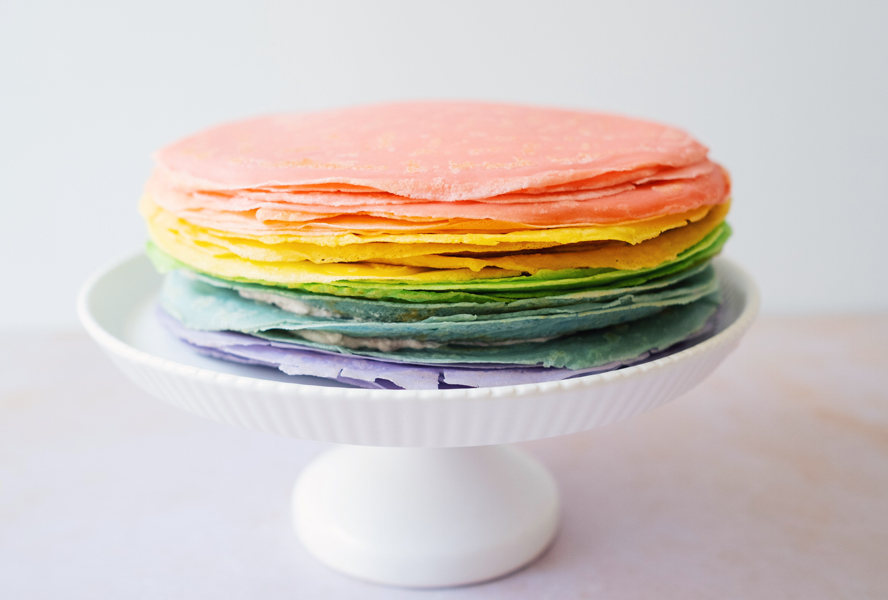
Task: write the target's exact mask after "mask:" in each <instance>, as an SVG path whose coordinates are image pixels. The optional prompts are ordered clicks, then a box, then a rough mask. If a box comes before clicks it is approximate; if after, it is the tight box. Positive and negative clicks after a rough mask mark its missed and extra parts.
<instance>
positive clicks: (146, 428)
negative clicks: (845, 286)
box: [0, 315, 888, 600]
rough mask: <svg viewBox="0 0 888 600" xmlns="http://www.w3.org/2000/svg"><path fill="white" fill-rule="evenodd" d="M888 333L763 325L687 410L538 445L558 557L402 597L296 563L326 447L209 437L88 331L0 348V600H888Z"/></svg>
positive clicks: (678, 407)
mask: <svg viewBox="0 0 888 600" xmlns="http://www.w3.org/2000/svg"><path fill="white" fill-rule="evenodd" d="M886 346H888V315H882V316H870V317H831V318H796V319H789V318H779V319H778V318H771V319H763V320H761V321H760V322H759V323H758V324H757V325H755V326H754V328H753V330H752V332H751V333H750V334H749V336H748V337H747V338H746V339H745V340H744V342H743V343H742V344H741V346H740V348H739V350H738V351H737V352H736V353H735V354H734V355H733V356H731V357H730V358H729V359H728V361H727V362H726V363H725V364H724V365H723V366H722V367H721V368H720V369H719V370H718V371H717V372H716V374H715V375H714V376H713V377H711V378H710V379H709V380H708V381H707V382H705V383H704V384H703V385H702V386H700V387H699V388H698V389H696V390H694V391H693V392H691V393H690V394H688V395H687V396H685V397H684V398H682V399H680V400H678V401H676V402H674V403H672V404H670V405H667V406H665V407H663V408H660V409H657V410H654V411H652V412H650V413H647V414H644V415H641V416H639V417H636V418H634V419H630V420H629V421H625V422H622V423H619V424H616V425H612V426H610V427H606V428H604V429H600V430H596V431H590V432H586V433H581V434H576V435H572V436H566V437H562V438H556V439H550V440H542V441H538V442H533V443H528V444H524V445H523V446H524V447H525V448H526V449H528V450H530V451H532V452H533V453H535V454H536V455H537V456H538V457H540V458H541V459H542V460H543V461H544V462H545V463H546V464H547V465H548V466H549V468H550V469H551V470H552V471H553V473H554V474H555V476H556V479H557V480H558V482H559V484H560V486H561V491H562V495H563V504H564V506H563V510H564V521H563V525H562V530H561V533H560V535H559V537H558V538H557V540H556V542H555V544H554V545H553V547H552V548H551V549H550V550H549V551H548V552H547V553H546V554H545V555H544V556H543V557H542V558H541V559H540V560H539V561H537V562H536V563H534V564H533V565H531V566H530V567H529V568H527V569H525V570H523V571H521V572H519V573H517V574H515V575H512V576H511V577H507V578H504V579H501V580H499V581H495V582H492V583H488V584H485V585H481V586H475V587H466V588H459V589H453V590H435V591H417V590H397V589H390V588H384V587H379V586H375V585H371V584H365V583H361V582H358V581H353V580H351V579H348V578H346V577H343V576H340V575H338V574H336V573H333V572H331V571H329V570H327V569H326V568H325V567H323V566H321V565H320V564H318V563H316V562H315V561H314V560H313V559H312V558H311V557H309V556H308V555H307V554H306V553H305V552H304V551H303V550H302V549H301V548H300V546H299V544H298V543H297V541H296V539H295V536H294V534H293V532H292V529H291V526H290V522H289V517H290V515H289V495H290V489H291V486H292V484H293V481H294V480H295V478H296V476H297V474H298V472H299V470H300V468H301V467H302V466H303V465H304V464H305V463H306V462H307V461H308V460H310V459H311V457H313V456H314V455H315V454H317V453H318V452H321V451H323V450H324V448H325V445H323V444H318V443H310V442H301V441H297V440H292V439H284V438H277V437H273V436H269V435H263V434H258V433H252V432H249V431H245V430H240V429H236V428H233V427H229V426H225V425H219V424H216V423H212V422H209V421H204V420H201V419H199V418H197V417H193V416H190V415H188V414H186V413H184V412H181V411H178V410H176V409H173V408H170V407H168V406H166V405H165V404H163V403H161V402H158V401H156V400H154V399H152V398H150V397H148V396H146V395H145V394H143V393H142V392H140V391H139V390H137V389H136V387H135V386H134V385H132V384H130V383H129V382H128V381H127V380H126V379H124V377H123V376H122V375H121V374H120V373H118V371H117V370H116V369H115V368H114V367H113V365H112V364H111V363H110V361H109V360H108V359H106V358H105V357H104V356H102V355H101V354H100V352H99V350H98V349H97V347H96V346H95V345H94V344H93V343H92V342H91V341H90V340H88V339H87V338H86V335H85V334H82V333H79V332H70V333H58V334H52V333H29V332H5V333H2V334H0V598H3V599H7V598H10V599H12V598H28V599H32V598H33V599H39V598H65V599H75V598H90V599H93V598H114V599H120V598H127V599H136V598H151V599H158V598H163V599H165V600H166V599H178V598H182V599H185V598H188V599H198V598H214V599H225V598H239V599H240V598H252V599H258V598H262V599H263V600H265V599H277V598H299V599H302V598H305V599H315V598H319V599H320V598H322V599H336V598H342V599H346V598H348V599H349V600H364V599H371V598H385V599H390V600H401V599H412V598H423V599H428V600H434V599H438V598H446V599H448V600H462V599H470V598H471V599H476V598H477V599H506V598H508V599H510V600H514V599H518V598H528V599H534V600H544V599H549V598H551V599H557V600H572V599H580V598H585V599H592V598H595V599H597V598H601V599H610V598H614V599H620V600H633V599H636V598H637V599H641V598H646V599H647V598H657V599H670V598H675V599H681V600H689V599H695V598H707V599H709V598H725V599H727V598H756V599H765V598H767V599H777V598H803V599H805V600H815V599H819V598H854V599H864V598H886V597H888V348H886Z"/></svg>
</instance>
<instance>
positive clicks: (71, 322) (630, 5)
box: [0, 0, 888, 328]
mask: <svg viewBox="0 0 888 600" xmlns="http://www.w3.org/2000/svg"><path fill="white" fill-rule="evenodd" d="M717 4H718V5H717ZM886 31H888V3H886V2H875V1H873V2H833V3H828V2H764V1H758V0H756V1H747V2H742V3H741V2H736V3H731V4H730V5H728V3H712V2H702V1H701V2H687V1H680V2H676V1H673V2H654V1H644V2H553V1H549V2H518V1H516V0H512V1H509V2H483V1H479V0H474V1H457V0H448V1H446V2H408V1H388V2H379V1H376V2H372V1H365V2H330V1H325V2H320V1H317V2H310V3H309V2H240V3H233V2H189V1H185V0H178V1H176V2H173V1H169V0H154V1H152V2H141V3H136V2H104V3H103V2H86V1H80V2H25V1H15V0H8V1H5V2H2V3H0V194H2V196H0V199H2V208H3V212H2V216H0V244H2V246H0V250H2V251H0V261H2V262H0V269H2V270H0V273H2V277H3V282H4V283H3V286H2V293H0V298H2V300H0V302H2V304H0V306H2V311H0V327H14V328H18V327H41V328H42V327H47V328H48V327H69V326H76V318H75V313H74V297H75V294H76V290H77V288H78V286H79V284H80V283H81V282H82V281H83V280H84V279H85V278H86V277H87V276H88V274H89V273H90V272H91V271H93V270H94V269H95V268H97V267H98V266H99V265H101V264H102V263H104V262H106V261H107V260H109V259H112V258H114V257H117V256H119V255H121V254H123V253H125V252H127V251H129V250H134V249H137V248H139V247H140V245H141V243H142V241H143V240H144V238H145V233H144V230H143V227H142V224H141V223H140V220H139V218H138V216H137V214H136V208H135V207H136V201H137V199H138V197H139V195H140V191H141V186H142V184H143V182H144V180H145V179H146V177H147V176H148V173H149V171H150V167H151V163H150V154H151V152H152V151H153V150H154V149H156V148H158V147H160V146H162V145H164V144H167V143H169V142H171V141H174V140H175V139H177V138H179V137H182V136H184V135H186V134H189V133H191V132H193V131H195V130H197V129H201V128H203V127H206V126H209V125H212V124H214V123H217V122H220V121H224V120H230V119H234V118H240V117H244V116H248V115H254V114H258V113H265V112H270V111H285V110H305V109H321V108H328V107H333V106H342V105H349V104H357V103H366V102H380V101H386V100H395V99H398V100H400V99H413V98H427V99H442V98H443V99H446V98H462V99H482V100H502V101H510V102H522V103H534V104H543V105H554V106H564V107H576V108H583V109H602V110H607V111H612V112H622V113H626V114H630V115H636V116H641V117H646V118H650V119H654V120H659V121H663V122H667V123H671V124H675V125H678V126H680V127H682V128H684V129H687V130H689V131H690V132H692V133H693V134H694V135H695V136H696V137H697V138H698V139H700V140H701V141H703V143H705V144H706V145H708V146H709V147H710V148H711V149H712V155H713V156H714V158H715V159H716V160H719V161H721V162H722V163H723V164H725V165H726V166H727V167H728V168H729V170H730V171H731V173H732V175H733V180H734V208H733V211H732V215H731V217H730V221H731V222H732V224H733V225H734V227H735V237H734V238H733V240H732V241H731V242H730V243H729V246H728V249H727V254H729V255H731V256H733V257H734V258H736V259H738V260H739V261H741V262H742V263H743V264H744V265H746V266H747V267H748V268H749V269H750V270H751V271H752V272H753V274H754V275H755V277H756V278H757V279H758V281H759V282H760V284H761V287H762V290H763V293H764V308H765V310H766V311H767V312H772V313H812V312H839V311H854V312H860V311H871V310H885V309H888V276H886V271H888V269H886V266H885V259H886V258H888V241H886V238H888V235H886V227H888V202H886V201H888V192H886V190H888V41H886V40H888V34H886Z"/></svg>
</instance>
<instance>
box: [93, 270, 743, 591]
mask: <svg viewBox="0 0 888 600" xmlns="http://www.w3.org/2000/svg"><path fill="white" fill-rule="evenodd" d="M715 265H716V271H717V274H718V277H719V280H720V281H721V285H722V293H723V297H724V309H723V310H722V311H721V313H720V317H719V321H720V322H719V323H718V325H717V328H716V333H715V335H713V336H712V337H710V338H709V339H707V340H705V341H703V342H701V343H699V344H697V345H694V346H692V347H690V348H688V349H686V350H683V351H681V352H678V353H675V354H672V355H669V356H666V357H663V358H660V359H658V360H654V361H651V362H647V363H644V364H640V365H637V366H634V367H628V368H624V369H620V370H617V371H611V372H608V373H602V374H599V375H590V376H586V377H580V378H576V379H568V380H564V381H553V382H547V383H540V384H526V385H515V386H503V387H494V388H479V389H452V390H419V391H409V390H365V389H355V388H351V387H344V386H341V385H338V384H335V383H332V382H329V381H326V380H322V379H317V378H311V377H293V376H287V375H284V374H283V373H280V372H279V371H276V370H274V369H271V368H268V367H255V366H247V365H239V364H235V363H228V362H224V361H221V360H216V359H212V358H207V357H204V356H201V355H199V354H197V353H196V352H194V351H193V350H191V349H189V348H188V347H186V346H185V345H184V344H182V343H181V342H179V341H178V340H176V339H174V338H172V336H170V335H169V334H168V333H167V332H166V331H165V330H163V329H162V328H161V327H160V325H159V324H158V323H157V321H156V319H155V311H154V307H155V303H156V300H157V295H158V291H159V288H160V283H161V276H160V275H158V274H157V273H156V272H155V271H154V269H153V267H152V266H151V264H150V263H149V261H148V259H147V258H145V257H143V256H135V257H131V258H128V259H126V260H123V261H119V262H116V263H114V264H112V265H110V266H108V267H106V268H105V269H102V270H101V271H99V272H98V273H97V274H95V275H94V276H93V277H92V278H91V279H90V280H89V281H88V282H87V283H86V284H85V285H84V287H83V289H82V291H81V293H80V297H79V299H78V312H79V315H80V319H81V321H82V322H83V325H84V326H85V327H86V329H87V331H88V332H89V334H90V335H91V336H92V337H93V338H94V339H95V340H96V342H98V343H99V344H100V345H101V346H102V348H103V349H104V350H105V351H106V352H107V354H108V355H109V356H110V357H111V358H112V359H113V361H114V362H115V363H116V364H117V366H118V367H120V369H121V370H123V371H124V373H126V374H127V375H128V376H129V377H130V378H131V379H132V380H133V381H134V382H136V383H137V384H138V385H139V386H140V387H142V388H143V389H144V390H146V391H148V392H149V393H151V394H153V395H154V396H156V397H158V398H160V399H162V400H164V401H166V402H169V403H170V404H172V405H174V406H177V407H179V408H182V409H184V410H187V411H190V412H192V413H195V414H197V415H200V416H203V417H207V418H210V419H214V420H216V421H222V422H225V423H231V424H234V425H240V426H243V427H248V428H250V429H254V430H257V431H264V432H268V433H276V434H279V435H285V436H292V437H296V438H301V439H306V440H318V441H323V442H332V443H336V444H342V446H341V447H339V448H336V449H333V450H330V451H328V452H326V453H325V454H322V455H321V456H320V457H318V458H316V459H315V460H314V461H313V462H312V463H310V464H309V465H308V466H307V467H306V468H305V470H304V471H303V473H302V475H301V476H300V477H299V479H298V480H297V482H296V486H295V488H294V490H293V519H294V524H295V527H296V531H297V534H298V536H299V538H300V539H301V541H302V543H303V544H304V545H305V547H306V548H307V549H308V550H309V552H311V553H312V554H313V555H314V556H315V557H317V558H318V559H319V560H321V561H322V562H324V563H326V564H327V565H329V566H330V567H332V568H334V569H337V570H339V571H341V572H344V573H346V574H349V575H352V576H354V577H358V578H360V579H365V580H369V581H374V582H378V583H384V584H390V585H398V586H411V587H439V586H454V585H464V584H469V583H477V582H481V581H485V580H489V579H493V578H496V577H499V576H502V575H505V574H507V573H509V572H511V571H514V570H516V569H519V568H521V567H522V566H524V565H526V564H528V563H529V562H531V561H532V560H533V559H534V558H536V557H537V556H539V555H540V554H541V553H542V552H543V551H544V550H545V549H546V547H547V546H548V545H549V544H550V543H551V541H552V539H553V538H554V536H555V532H556V530H557V528H558V522H559V500H558V490H557V487H556V485H555V482H554V480H553V479H552V476H551V475H550V474H549V473H548V471H547V470H546V469H545V468H544V467H543V466H542V465H541V464H540V463H539V462H537V461H536V460H535V459H534V458H532V457H531V456H529V455H528V454H526V453H524V452H521V451H519V450H517V449H514V448H510V447H508V446H505V445H504V444H510V443H513V442H521V441H527V440H535V439H540V438H547V437H553V436H559V435H565V434H569V433H575V432H578V431H584V430H587V429H592V428H594V427H601V426H604V425H608V424H610V423H614V422H617V421H620V420H622V419H626V418H628V417H631V416H634V415H637V414H639V413H642V412H644V411H647V410H650V409H652V408H655V407H657V406H660V405H662V404H664V403H666V402H669V401H670V400H673V399H674V398H676V397H678V396H680V395H682V394H683V393H685V392H687V391H688V390H690V389H691V388H692V387H694V386H695V385H696V384H697V383H699V382H700V381H702V380H703V379H704V378H705V377H706V376H707V375H709V374H710V373H711V372H712V371H713V370H714V369H715V368H716V366H718V364H719V363H720V362H721V361H722V360H723V359H724V358H725V356H727V355H728V353H730V352H731V350H733V349H734V347H735V346H736V345H737V343H738V342H739V340H740V338H741V336H742V335H743V333H744V332H745V331H746V330H747V329H748V328H749V326H750V324H751V323H752V321H753V319H754V318H755V314H756V311H757V309H758V293H757V291H756V287H755V284H754V283H753V281H752V280H751V278H750V277H749V276H748V275H747V274H746V273H745V272H744V271H743V270H742V269H740V268H739V267H738V266H736V265H735V264H734V263H732V262H730V261H728V260H726V259H723V258H720V259H716V261H715Z"/></svg>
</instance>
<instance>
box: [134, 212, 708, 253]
mask: <svg viewBox="0 0 888 600" xmlns="http://www.w3.org/2000/svg"><path fill="white" fill-rule="evenodd" d="M716 206H718V205H716ZM140 209H141V212H142V215H143V216H144V217H145V220H146V221H147V223H148V229H149V231H151V232H152V235H153V236H155V237H160V235H161V234H160V232H161V231H165V232H167V233H168V234H169V235H171V236H173V237H176V238H179V239H180V240H181V241H182V242H183V243H197V244H202V245H209V246H212V247H215V248H217V249H219V250H221V249H225V250H227V251H228V252H231V253H233V254H236V255H237V256H240V257H242V258H246V259H250V260H255V261H261V262H295V261H306V260H307V261H311V262H314V263H318V264H320V263H342V262H361V261H374V262H381V261H385V262H392V261H396V262H395V264H403V263H401V262H400V261H401V259H404V258H408V257H419V256H427V255H431V254H451V253H484V252H491V251H494V252H498V253H502V252H507V253H513V252H521V251H527V250H538V249H542V248H548V247H553V246H561V245H564V244H574V243H583V242H592V241H607V240H614V241H622V242H628V243H630V244H637V243H639V242H642V241H644V240H646V239H650V238H654V237H656V236H657V235H658V234H660V233H661V232H663V231H667V230H670V229H675V228H678V227H683V226H685V225H687V224H688V223H693V222H696V221H699V220H700V219H703V218H704V217H705V216H706V214H707V213H708V212H710V210H713V207H710V206H707V207H701V208H698V209H694V210H692V211H688V212H686V213H681V214H678V215H664V216H661V217H656V218H653V219H645V220H642V221H635V222H632V223H623V224H618V225H599V226H586V227H559V228H552V229H544V230H531V231H513V232H508V233H502V234H492V233H467V234H412V235H410V234H407V235H397V234H387V235H378V236H360V235H355V234H345V235H332V234H331V235H325V236H299V235H275V236H255V237H253V236H247V235H234V234H230V233H227V232H223V231H218V230H211V229H206V228H204V227H199V226H197V225H193V224H191V223H188V222H187V221H185V220H183V219H180V218H178V217H176V216H175V215H173V214H172V213H170V212H168V211H166V210H164V209H162V208H160V207H158V206H157V205H156V204H153V203H152V202H151V201H150V199H148V198H147V197H145V198H143V200H142V202H141V203H140ZM337 242H341V244H337Z"/></svg>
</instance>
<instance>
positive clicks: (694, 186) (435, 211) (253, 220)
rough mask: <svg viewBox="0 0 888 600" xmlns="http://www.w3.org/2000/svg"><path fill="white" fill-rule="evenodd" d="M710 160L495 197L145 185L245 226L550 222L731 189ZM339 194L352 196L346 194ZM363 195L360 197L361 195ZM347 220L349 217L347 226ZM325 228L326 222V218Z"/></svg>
mask: <svg viewBox="0 0 888 600" xmlns="http://www.w3.org/2000/svg"><path fill="white" fill-rule="evenodd" d="M707 163H708V166H709V167H711V168H709V169H707V170H703V169H702V168H695V169H694V170H693V171H691V170H688V169H686V170H685V171H686V172H684V173H680V172H679V171H680V170H674V171H673V172H670V173H667V174H666V175H665V176H661V177H655V178H650V179H648V180H646V183H643V184H640V185H632V184H622V185H618V186H613V187H610V188H605V189H600V190H578V191H573V192H557V193H553V194H535V195H531V194H508V195H505V196H500V197H499V199H498V201H497V202H485V201H471V200H464V201H456V202H446V203H445V202H417V201H415V200H412V201H409V202H403V199H399V200H400V201H396V202H391V201H389V202H385V200H386V199H388V200H391V199H392V198H397V197H396V196H391V195H387V198H386V196H384V195H383V194H348V193H336V192H305V193H298V194H282V193H264V194H263V193H258V192H245V193H238V194H223V193H219V192H215V193H206V192H204V193H201V192H193V193H186V192H181V191H179V190H175V189H170V188H163V187H160V186H159V185H149V188H148V191H149V193H151V194H152V197H153V199H154V200H155V202H156V203H157V204H158V205H160V206H162V207H163V208H165V209H167V210H169V211H171V212H173V213H174V214H177V215H178V216H181V217H182V218H185V219H186V220H188V221H190V222H192V223H195V224H197V225H202V226H204V227H210V228H217V229H224V230H227V231H239V232H244V233H260V232H270V231H282V230H295V229H296V228H302V229H305V230H309V229H311V227H312V221H315V222H317V221H319V220H327V221H329V220H330V219H333V218H336V217H338V216H340V215H351V216H353V217H357V216H372V217H381V218H386V219H399V220H402V221H403V222H401V223H398V224H394V223H379V224H378V225H377V226H373V224H372V223H370V222H369V220H366V219H365V220H364V221H367V222H365V223H361V222H360V221H359V220H357V219H354V218H353V219H351V220H345V219H340V220H341V221H343V226H334V227H333V229H340V228H343V227H344V228H346V229H348V228H351V227H355V228H357V229H377V230H390V231H391V230H395V229H397V230H410V229H416V230H419V229H422V228H424V227H425V226H426V225H425V224H426V223H430V222H442V221H443V222H444V224H446V222H447V221H449V220H453V219H490V220H495V221H501V222H509V223H520V224H523V225H527V226H530V227H550V226H559V225H562V226H563V225H587V224H607V223H620V222H627V221H634V220H638V219H646V218H649V217H653V216H657V215H662V214H675V213H680V212H686V211H689V210H693V209H695V208H698V207H700V206H706V205H712V204H717V203H721V202H723V201H724V200H725V199H726V198H727V195H728V192H729V182H728V179H727V176H726V174H725V173H724V171H723V170H722V169H721V168H720V167H718V166H717V165H715V164H714V163H711V162H708V161H707ZM673 173H674V174H675V175H695V174H697V173H700V174H699V175H697V176H696V177H691V178H681V179H679V178H673V177H671V176H670V175H672V174H673ZM343 197H349V198H348V200H349V202H346V201H345V198H343ZM527 198H535V199H536V201H535V202H531V201H529V200H527ZM361 200H363V201H364V202H363V203H358V202H360V201H361ZM233 213H234V214H233ZM345 223H352V224H353V225H352V226H345V225H344V224H345ZM323 229H325V230H329V228H328V227H326V226H324V227H323Z"/></svg>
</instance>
